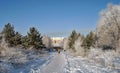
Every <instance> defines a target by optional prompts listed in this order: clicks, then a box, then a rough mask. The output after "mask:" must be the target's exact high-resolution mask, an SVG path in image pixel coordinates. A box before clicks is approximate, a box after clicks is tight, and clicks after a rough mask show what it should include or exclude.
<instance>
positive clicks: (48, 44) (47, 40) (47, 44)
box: [42, 35, 52, 48]
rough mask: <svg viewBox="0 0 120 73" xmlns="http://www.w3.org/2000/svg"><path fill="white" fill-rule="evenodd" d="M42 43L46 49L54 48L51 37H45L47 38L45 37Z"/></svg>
mask: <svg viewBox="0 0 120 73" xmlns="http://www.w3.org/2000/svg"><path fill="white" fill-rule="evenodd" d="M42 41H43V44H44V45H45V47H47V48H50V47H52V40H51V38H50V37H48V36H46V35H45V36H43V38H42Z"/></svg>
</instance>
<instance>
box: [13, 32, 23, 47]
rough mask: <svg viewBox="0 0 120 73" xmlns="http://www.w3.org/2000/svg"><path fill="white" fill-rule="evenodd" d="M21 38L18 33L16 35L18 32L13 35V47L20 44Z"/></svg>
mask: <svg viewBox="0 0 120 73" xmlns="http://www.w3.org/2000/svg"><path fill="white" fill-rule="evenodd" d="M21 37H22V35H21V34H20V33H18V32H16V33H15V36H14V45H15V46H17V45H20V44H22V41H21Z"/></svg>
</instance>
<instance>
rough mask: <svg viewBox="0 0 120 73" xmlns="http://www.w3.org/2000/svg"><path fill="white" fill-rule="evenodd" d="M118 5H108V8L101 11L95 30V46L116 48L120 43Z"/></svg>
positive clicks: (119, 8) (119, 13)
mask: <svg viewBox="0 0 120 73" xmlns="http://www.w3.org/2000/svg"><path fill="white" fill-rule="evenodd" d="M119 34H120V5H112V4H108V8H107V9H105V10H103V11H101V15H100V19H99V22H98V26H97V29H96V38H97V40H96V46H98V47H104V46H108V47H109V49H110V47H111V48H117V47H118V46H119V41H120V35H119Z"/></svg>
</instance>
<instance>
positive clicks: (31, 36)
mask: <svg viewBox="0 0 120 73" xmlns="http://www.w3.org/2000/svg"><path fill="white" fill-rule="evenodd" d="M1 34H2V35H3V36H2V38H4V39H5V42H6V43H7V44H8V46H9V47H16V46H22V47H24V48H29V47H33V48H35V49H42V48H44V47H45V46H44V44H43V43H42V36H41V34H40V33H39V31H38V30H37V29H36V28H35V27H31V28H30V29H29V31H28V32H27V35H25V36H23V35H21V34H20V33H19V32H17V31H15V29H14V26H13V25H11V24H10V23H8V24H6V25H5V26H4V28H3V30H2V32H1Z"/></svg>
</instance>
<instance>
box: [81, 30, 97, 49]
mask: <svg viewBox="0 0 120 73" xmlns="http://www.w3.org/2000/svg"><path fill="white" fill-rule="evenodd" d="M94 44H95V35H94V33H93V32H92V31H91V32H90V33H89V34H88V35H87V36H86V37H85V38H84V40H83V44H82V46H83V47H84V48H85V49H90V47H91V46H94Z"/></svg>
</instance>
